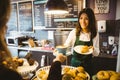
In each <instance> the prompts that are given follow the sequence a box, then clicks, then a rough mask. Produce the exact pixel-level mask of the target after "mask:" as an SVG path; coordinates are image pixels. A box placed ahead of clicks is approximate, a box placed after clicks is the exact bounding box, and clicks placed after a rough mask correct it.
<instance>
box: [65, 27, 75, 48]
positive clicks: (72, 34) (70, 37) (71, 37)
mask: <svg viewBox="0 0 120 80" xmlns="http://www.w3.org/2000/svg"><path fill="white" fill-rule="evenodd" d="M75 39H76V35H75V29H73V30H72V31H71V32H70V33H69V35H68V38H67V40H66V41H65V43H64V45H65V46H67V47H73V45H74V42H75Z"/></svg>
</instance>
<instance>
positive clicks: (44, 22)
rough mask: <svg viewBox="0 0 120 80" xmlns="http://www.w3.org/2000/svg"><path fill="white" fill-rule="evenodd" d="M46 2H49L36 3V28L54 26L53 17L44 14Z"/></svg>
mask: <svg viewBox="0 0 120 80" xmlns="http://www.w3.org/2000/svg"><path fill="white" fill-rule="evenodd" d="M46 2H47V0H41V1H34V4H33V5H34V28H38V27H44V28H45V27H51V26H52V18H51V15H47V14H45V13H44V10H45V4H46Z"/></svg>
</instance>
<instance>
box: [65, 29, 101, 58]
mask: <svg viewBox="0 0 120 80" xmlns="http://www.w3.org/2000/svg"><path fill="white" fill-rule="evenodd" d="M90 35H91V33H82V32H81V33H80V36H79V40H82V41H90ZM75 41H76V29H73V30H72V31H71V32H70V33H69V35H68V38H67V40H66V42H65V44H64V45H65V46H67V47H72V52H73V47H74V43H75ZM93 47H94V51H93V53H92V54H93V56H98V55H99V52H100V50H99V34H98V33H97V35H96V37H95V38H94V39H93Z"/></svg>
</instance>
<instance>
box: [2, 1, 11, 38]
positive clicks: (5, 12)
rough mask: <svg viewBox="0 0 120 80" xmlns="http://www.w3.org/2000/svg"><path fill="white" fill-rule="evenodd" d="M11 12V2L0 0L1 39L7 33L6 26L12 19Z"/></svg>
mask: <svg viewBox="0 0 120 80" xmlns="http://www.w3.org/2000/svg"><path fill="white" fill-rule="evenodd" d="M10 11H11V7H10V0H0V30H1V31H0V37H2V36H3V35H4V34H5V32H6V29H7V26H6V24H7V22H8V20H9V17H10Z"/></svg>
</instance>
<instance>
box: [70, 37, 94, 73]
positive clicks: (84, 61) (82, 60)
mask: <svg viewBox="0 0 120 80" xmlns="http://www.w3.org/2000/svg"><path fill="white" fill-rule="evenodd" d="M77 45H87V46H92V45H93V42H92V39H90V41H81V40H79V37H76V41H75V44H74V47H75V46H77ZM71 66H74V67H78V66H83V67H84V68H85V70H86V71H87V72H88V73H89V74H90V73H91V72H92V54H89V55H82V54H79V53H77V52H76V51H73V55H72V60H71Z"/></svg>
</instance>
